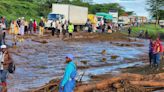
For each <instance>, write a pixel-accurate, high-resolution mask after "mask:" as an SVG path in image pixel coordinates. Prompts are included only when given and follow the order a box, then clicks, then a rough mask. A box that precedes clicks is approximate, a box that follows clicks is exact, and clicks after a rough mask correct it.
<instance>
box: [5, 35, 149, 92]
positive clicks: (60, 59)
mask: <svg viewBox="0 0 164 92" xmlns="http://www.w3.org/2000/svg"><path fill="white" fill-rule="evenodd" d="M7 41H8V44H9V45H11V42H10V39H9V37H8V40H7ZM117 43H120V44H121V43H122V44H124V43H129V42H117ZM136 43H137V44H142V45H143V46H117V45H114V44H112V43H110V42H64V41H62V40H60V39H57V38H56V39H53V38H50V39H49V40H48V43H47V44H42V43H39V42H34V41H32V40H31V39H26V40H25V41H24V42H22V43H19V44H18V48H17V49H12V51H11V54H12V57H13V60H14V61H15V63H16V66H17V68H16V72H15V74H12V75H11V74H10V75H9V79H8V91H9V92H22V91H25V90H29V89H32V88H35V87H39V86H42V85H44V84H45V83H48V82H49V81H50V80H51V79H55V78H61V76H62V75H63V72H64V66H65V63H64V62H65V55H66V54H68V53H71V54H74V55H75V59H74V62H75V63H76V64H77V66H78V67H85V66H88V68H86V69H82V68H81V69H79V70H78V76H77V79H79V77H80V75H81V74H82V73H83V72H84V71H85V75H84V77H83V81H84V82H87V81H88V80H89V78H90V76H91V75H99V74H105V73H107V72H114V71H115V72H116V71H117V72H119V69H120V68H126V67H132V66H136V65H142V64H143V63H142V61H137V60H136V61H135V60H134V61H133V62H127V60H129V59H135V58H136V59H137V58H139V56H141V55H144V54H146V53H147V51H148V47H146V46H148V42H147V41H145V40H140V41H139V42H130V43H129V44H136ZM102 50H106V54H104V55H102V54H101V52H102ZM112 56H116V57H115V58H114V59H113V58H112ZM103 58H104V59H105V61H103V62H102V59H103ZM80 61H81V62H80ZM84 62H85V63H84Z"/></svg>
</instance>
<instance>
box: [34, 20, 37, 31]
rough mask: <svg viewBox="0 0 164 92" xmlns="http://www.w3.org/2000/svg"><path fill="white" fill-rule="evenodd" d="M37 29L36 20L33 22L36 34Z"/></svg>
mask: <svg viewBox="0 0 164 92" xmlns="http://www.w3.org/2000/svg"><path fill="white" fill-rule="evenodd" d="M36 29H37V22H36V21H35V20H34V22H33V30H34V33H36Z"/></svg>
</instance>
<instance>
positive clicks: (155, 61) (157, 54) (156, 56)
mask: <svg viewBox="0 0 164 92" xmlns="http://www.w3.org/2000/svg"><path fill="white" fill-rule="evenodd" d="M153 63H154V64H157V65H158V66H159V64H160V53H156V54H154V62H153Z"/></svg>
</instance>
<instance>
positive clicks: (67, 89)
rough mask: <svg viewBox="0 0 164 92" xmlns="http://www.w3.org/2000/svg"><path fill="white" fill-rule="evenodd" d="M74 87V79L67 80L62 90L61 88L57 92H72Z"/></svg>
mask: <svg viewBox="0 0 164 92" xmlns="http://www.w3.org/2000/svg"><path fill="white" fill-rule="evenodd" d="M75 85H76V81H75V80H74V79H72V80H69V81H68V82H67V83H66V84H65V85H64V89H63V90H62V89H61V86H60V88H59V92H73V90H74V88H75Z"/></svg>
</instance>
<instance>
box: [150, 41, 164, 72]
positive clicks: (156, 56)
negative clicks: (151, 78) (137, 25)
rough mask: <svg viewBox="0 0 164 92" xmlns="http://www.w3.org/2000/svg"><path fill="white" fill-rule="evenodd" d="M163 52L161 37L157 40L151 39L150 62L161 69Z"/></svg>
mask: <svg viewBox="0 0 164 92" xmlns="http://www.w3.org/2000/svg"><path fill="white" fill-rule="evenodd" d="M162 53H163V46H162V43H161V41H160V39H159V38H157V39H156V40H155V41H153V40H152V39H150V44H149V63H150V66H151V67H152V66H153V67H157V70H159V66H160V59H161V54H162Z"/></svg>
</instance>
